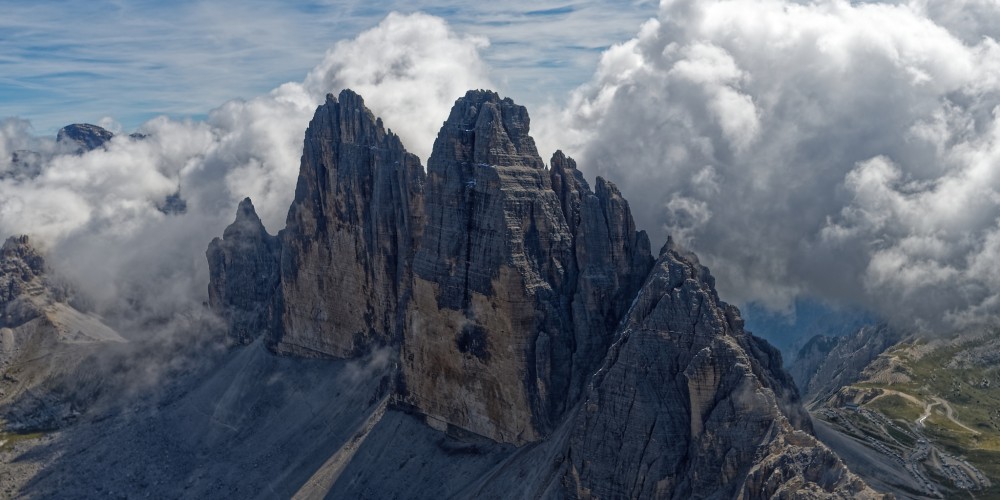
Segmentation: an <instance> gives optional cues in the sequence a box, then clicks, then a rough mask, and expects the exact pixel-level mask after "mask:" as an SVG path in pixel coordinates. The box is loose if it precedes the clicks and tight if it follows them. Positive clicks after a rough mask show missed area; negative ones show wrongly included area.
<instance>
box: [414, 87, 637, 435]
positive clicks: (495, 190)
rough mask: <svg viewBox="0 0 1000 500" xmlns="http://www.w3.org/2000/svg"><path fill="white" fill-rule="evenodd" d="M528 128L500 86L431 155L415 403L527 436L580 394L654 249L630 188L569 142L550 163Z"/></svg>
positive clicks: (417, 269)
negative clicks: (591, 174)
mask: <svg viewBox="0 0 1000 500" xmlns="http://www.w3.org/2000/svg"><path fill="white" fill-rule="evenodd" d="M528 131H529V119H528V115H527V111H526V110H525V109H524V108H523V107H521V106H518V105H516V104H514V103H513V101H511V100H510V99H501V98H500V97H499V96H498V95H497V94H495V93H493V92H488V91H474V92H469V93H468V94H466V95H465V97H463V98H461V99H459V100H458V101H457V102H456V104H455V107H454V108H452V111H451V115H450V116H449V118H448V121H447V122H445V124H444V126H443V127H442V129H441V132H440V133H439V134H438V138H437V140H436V141H435V143H434V149H433V153H432V154H431V158H430V160H429V161H428V182H427V191H426V209H427V227H426V228H425V230H424V234H423V240H422V242H421V245H420V247H419V249H418V251H417V254H416V256H415V259H414V265H413V267H414V284H413V290H414V293H413V297H414V301H413V304H412V307H410V308H409V312H408V328H407V329H406V337H405V341H404V344H403V352H404V356H403V371H404V379H405V382H406V397H405V400H406V401H407V402H408V403H410V404H413V405H414V406H416V407H417V408H419V409H420V410H421V411H422V412H424V413H426V414H427V415H428V416H429V417H430V418H431V419H432V420H438V421H441V422H446V423H448V424H452V425H456V426H458V427H461V428H463V429H468V430H472V431H473V432H477V433H479V434H483V435H486V436H489V437H491V438H493V439H496V440H498V441H502V442H511V443H517V444H523V443H525V442H528V441H534V440H537V439H539V438H540V437H543V436H545V435H547V434H548V433H550V432H551V431H552V429H553V428H554V426H555V425H556V424H557V423H558V422H559V419H560V418H561V417H562V416H563V414H564V413H565V411H566V409H567V408H568V407H569V406H570V405H572V404H573V403H574V402H576V401H577V400H578V399H579V397H580V394H581V392H582V388H583V387H584V384H585V383H586V380H587V378H588V377H589V375H590V374H591V373H593V370H594V369H595V368H596V367H597V366H598V364H599V363H600V361H601V359H602V358H603V356H604V352H605V350H606V349H607V346H608V345H609V344H610V342H611V335H612V334H613V332H614V327H615V325H616V324H617V322H618V320H619V319H620V317H621V314H622V313H623V312H624V306H625V304H626V303H627V301H628V300H629V299H628V298H627V297H630V296H631V295H632V294H634V292H635V290H636V289H637V288H638V284H639V282H640V281H641V279H642V277H643V276H644V275H645V273H646V272H647V271H648V269H649V266H650V264H651V260H652V259H651V257H650V256H649V245H648V241H647V239H646V238H645V235H644V234H639V233H636V231H635V226H634V224H633V223H632V217H631V215H630V213H629V211H628V205H627V203H624V200H622V199H621V196H620V194H618V192H617V189H615V188H613V187H611V186H610V185H609V184H608V183H606V182H604V181H603V180H600V181H599V190H598V193H597V194H595V193H593V192H592V191H591V190H590V188H589V187H588V186H587V183H586V182H585V181H584V180H583V177H582V175H580V173H579V171H577V170H576V168H575V165H574V164H573V162H572V160H569V159H567V158H565V157H564V156H563V155H562V154H561V153H557V154H556V156H555V158H554V159H553V168H552V169H551V170H546V169H545V168H544V162H543V161H542V160H541V158H540V157H539V156H538V152H537V150H536V148H535V144H534V140H533V139H532V138H531V136H529V135H528ZM554 185H555V186H554Z"/></svg>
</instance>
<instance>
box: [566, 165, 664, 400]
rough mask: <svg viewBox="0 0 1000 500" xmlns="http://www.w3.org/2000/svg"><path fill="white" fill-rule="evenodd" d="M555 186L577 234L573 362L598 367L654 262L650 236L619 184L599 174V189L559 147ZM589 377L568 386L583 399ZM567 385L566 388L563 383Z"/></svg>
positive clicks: (571, 395)
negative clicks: (637, 226)
mask: <svg viewBox="0 0 1000 500" xmlns="http://www.w3.org/2000/svg"><path fill="white" fill-rule="evenodd" d="M551 166H552V168H551V171H550V175H551V179H552V188H553V190H554V191H555V192H556V194H557V196H558V197H559V200H560V204H561V206H562V211H563V215H564V216H565V218H566V223H567V225H568V226H569V230H570V233H571V234H572V235H573V257H574V258H573V260H572V261H571V262H570V266H569V269H570V272H571V274H572V275H573V276H574V277H575V279H573V280H571V282H572V283H573V284H574V285H575V286H573V287H572V288H571V289H570V290H567V291H566V294H567V296H568V298H569V301H570V311H569V313H570V314H571V316H572V318H573V328H574V330H573V331H574V338H573V343H572V346H571V347H572V351H573V366H578V367H581V368H583V369H586V370H587V372H588V373H587V375H589V374H590V373H591V372H593V370H594V369H596V367H597V366H598V365H599V363H600V362H601V361H602V360H603V359H604V355H605V354H606V353H607V350H608V346H609V345H610V343H611V340H612V338H613V335H612V334H613V333H614V332H615V330H616V329H617V327H618V322H619V321H620V320H621V318H622V316H623V315H624V313H625V311H626V309H627V308H628V306H629V304H630V303H631V302H632V299H633V298H634V297H635V294H636V292H638V291H639V287H640V286H642V282H643V281H644V280H645V279H646V275H647V274H648V273H649V270H650V268H652V266H653V257H652V255H651V254H650V249H649V238H648V237H647V236H646V233H645V232H644V231H636V229H635V223H634V222H633V220H632V213H631V211H630V210H629V206H628V202H627V201H625V199H624V198H623V197H622V195H621V193H620V192H619V191H618V188H617V187H616V186H615V185H614V184H612V183H610V182H608V181H606V180H604V179H603V178H601V177H598V178H597V192H596V193H595V192H593V191H591V190H590V186H589V185H588V184H587V181H586V180H585V179H584V178H583V174H582V173H581V172H580V171H579V170H577V168H576V162H575V161H573V159H572V158H567V157H566V156H565V155H564V154H563V153H562V151H557V152H556V153H555V154H554V155H553V156H552V161H551ZM587 382H589V377H574V378H573V379H572V383H571V384H570V385H569V386H568V387H566V390H567V391H568V394H569V397H568V398H567V399H568V400H570V401H577V400H578V399H579V397H580V394H581V393H582V391H583V390H584V389H585V385H586V383H587ZM560 389H561V388H560Z"/></svg>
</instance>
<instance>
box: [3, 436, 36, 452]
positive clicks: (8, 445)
mask: <svg viewBox="0 0 1000 500" xmlns="http://www.w3.org/2000/svg"><path fill="white" fill-rule="evenodd" d="M44 435H45V433H44V432H28V433H24V434H17V433H12V432H0V442H2V443H3V445H0V451H11V450H12V449H14V445H16V444H17V443H20V442H22V441H29V440H32V439H38V438H40V437H42V436H44Z"/></svg>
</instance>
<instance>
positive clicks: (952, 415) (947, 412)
mask: <svg viewBox="0 0 1000 500" xmlns="http://www.w3.org/2000/svg"><path fill="white" fill-rule="evenodd" d="M934 401H937V402H938V403H940V404H941V405H942V406H944V414H945V416H946V417H948V420H951V421H952V422H954V423H955V425H957V426H959V427H961V428H963V429H965V430H967V431H969V432H971V433H973V434H976V435H979V434H980V432H979V431H977V430H975V429H973V428H971V427H969V426H967V425H965V424H963V423H962V422H959V421H958V419H957V418H955V410H952V408H951V405H950V404H948V402H947V401H945V400H943V399H941V398H939V397H937V396H934Z"/></svg>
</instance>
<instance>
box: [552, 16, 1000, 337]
mask: <svg viewBox="0 0 1000 500" xmlns="http://www.w3.org/2000/svg"><path fill="white" fill-rule="evenodd" d="M997 26H1000V6H998V4H997V3H996V2H993V1H975V0H968V1H963V2H927V1H921V0H913V1H910V2H882V3H879V2H849V1H846V0H825V1H815V2H796V1H788V0H665V1H663V2H661V5H660V11H659V14H658V16H657V18H656V19H651V20H649V21H648V22H646V23H645V24H644V25H643V26H641V27H640V28H639V31H638V33H637V34H636V36H635V37H634V38H633V39H631V40H628V41H625V42H623V43H621V44H618V45H616V46H614V47H612V48H611V49H609V50H607V51H606V52H605V53H604V56H603V57H602V60H601V62H600V65H599V67H598V69H597V71H596V72H595V76H594V78H593V79H592V80H591V81H590V82H588V83H586V84H584V85H582V86H581V87H579V88H578V89H577V90H575V91H574V92H573V93H572V95H571V96H570V98H569V101H568V104H567V106H566V107H565V108H564V109H562V110H560V111H559V112H556V113H552V114H551V116H548V117H546V118H545V119H544V120H543V132H542V143H543V144H544V146H545V147H547V148H553V147H555V146H559V147H563V148H564V149H567V150H568V151H569V152H570V153H572V154H574V155H575V156H577V159H578V160H580V164H581V167H582V168H583V169H585V170H587V171H589V173H590V174H591V175H593V174H600V175H603V176H605V177H607V178H609V179H611V180H613V181H615V182H616V183H618V184H619V186H620V187H621V188H622V191H623V193H624V194H625V196H626V197H627V198H628V199H629V201H630V202H631V204H632V207H633V211H634V213H635V214H636V216H637V218H638V223H639V225H640V226H641V227H645V228H647V229H651V230H652V233H653V235H654V238H655V239H659V240H663V239H665V237H666V235H667V234H673V235H674V236H675V237H678V238H680V239H682V240H683V241H684V242H685V243H686V244H687V245H689V246H690V247H692V249H694V250H695V251H697V252H698V253H699V255H701V257H702V259H703V261H705V262H707V263H708V264H709V265H710V266H711V267H712V268H713V270H714V271H715V272H716V274H717V276H718V278H719V280H718V282H719V285H720V288H721V292H722V294H723V296H724V297H727V298H729V299H731V300H735V301H736V302H743V303H746V302H757V303H761V304H765V305H769V306H771V307H773V308H776V309H782V308H785V307H787V306H788V305H789V304H790V303H791V301H792V300H793V299H795V298H796V297H803V296H807V297H809V296H811V297H812V298H818V299H821V300H826V301H833V302H839V303H842V304H847V305H852V306H857V307H862V308H868V309H871V310H874V311H875V312H876V313H878V314H880V315H882V316H883V317H886V318H890V319H895V320H904V321H908V322H911V323H913V324H926V325H940V324H941V320H942V319H944V320H946V321H948V322H949V324H956V323H964V322H968V321H980V320H984V319H989V318H993V317H995V316H996V314H997V313H998V312H1000V310H998V309H997V305H998V299H997V296H998V294H1000V273H998V271H997V270H998V269H1000V264H998V263H1000V254H998V253H996V252H995V249H996V248H997V243H996V242H997V241H1000V235H998V234H997V231H998V217H1000V169H997V168H996V166H997V165H998V164H1000V148H998V144H1000V143H998V140H997V139H998V128H1000V127H998V115H997V113H998V111H997V109H998V108H997V106H998V105H1000V76H998V75H1000V71H998V70H1000V45H998V43H997V38H996V37H997V36H998V34H1000V30H998V29H997Z"/></svg>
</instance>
